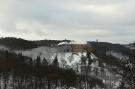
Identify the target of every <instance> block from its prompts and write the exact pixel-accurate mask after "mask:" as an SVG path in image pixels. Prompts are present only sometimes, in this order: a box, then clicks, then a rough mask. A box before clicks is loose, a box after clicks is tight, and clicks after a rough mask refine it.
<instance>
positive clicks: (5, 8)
mask: <svg viewBox="0 0 135 89" xmlns="http://www.w3.org/2000/svg"><path fill="white" fill-rule="evenodd" d="M7 36H14V37H21V38H25V39H29V40H37V39H65V38H67V39H73V40H77V41H81V42H84V41H93V40H96V39H98V40H99V41H108V42H114V43H128V42H130V43H131V42H133V41H135V39H134V38H135V0H0V37H7Z"/></svg>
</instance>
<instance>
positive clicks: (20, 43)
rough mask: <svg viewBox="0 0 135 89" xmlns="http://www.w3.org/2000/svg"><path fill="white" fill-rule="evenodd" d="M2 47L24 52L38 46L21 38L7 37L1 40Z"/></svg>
mask: <svg viewBox="0 0 135 89" xmlns="http://www.w3.org/2000/svg"><path fill="white" fill-rule="evenodd" d="M0 45H4V46H6V47H8V48H10V49H16V50H22V49H24V50H25V49H31V48H36V47H38V45H37V44H36V43H35V42H33V41H28V40H24V39H21V38H14V37H6V38H1V39H0Z"/></svg>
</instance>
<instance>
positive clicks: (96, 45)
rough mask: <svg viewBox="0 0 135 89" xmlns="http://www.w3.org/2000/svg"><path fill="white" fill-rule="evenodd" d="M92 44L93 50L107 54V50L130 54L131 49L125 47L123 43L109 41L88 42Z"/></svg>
mask: <svg viewBox="0 0 135 89" xmlns="http://www.w3.org/2000/svg"><path fill="white" fill-rule="evenodd" d="M88 44H89V45H90V46H92V48H93V50H94V51H96V52H98V53H101V54H105V53H106V52H107V51H112V50H113V51H115V52H121V53H123V54H127V55H128V54H129V53H130V49H129V48H127V47H125V46H124V45H122V44H113V43H108V42H90V41H89V42H88Z"/></svg>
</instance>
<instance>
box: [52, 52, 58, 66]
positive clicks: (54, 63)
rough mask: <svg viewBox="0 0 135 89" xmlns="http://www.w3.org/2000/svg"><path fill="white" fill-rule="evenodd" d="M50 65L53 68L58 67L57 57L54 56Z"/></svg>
mask: <svg viewBox="0 0 135 89" xmlns="http://www.w3.org/2000/svg"><path fill="white" fill-rule="evenodd" d="M52 64H53V66H55V67H59V62H58V58H57V55H56V56H55V58H54V60H53V62H52Z"/></svg>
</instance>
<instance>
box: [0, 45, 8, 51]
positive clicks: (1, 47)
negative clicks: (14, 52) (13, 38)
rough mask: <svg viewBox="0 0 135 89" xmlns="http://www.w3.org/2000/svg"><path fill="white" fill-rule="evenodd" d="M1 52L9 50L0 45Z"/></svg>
mask: <svg viewBox="0 0 135 89" xmlns="http://www.w3.org/2000/svg"><path fill="white" fill-rule="evenodd" d="M0 50H8V48H7V47H5V46H3V45H0Z"/></svg>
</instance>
